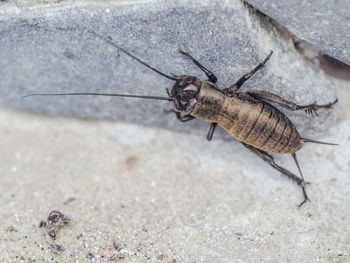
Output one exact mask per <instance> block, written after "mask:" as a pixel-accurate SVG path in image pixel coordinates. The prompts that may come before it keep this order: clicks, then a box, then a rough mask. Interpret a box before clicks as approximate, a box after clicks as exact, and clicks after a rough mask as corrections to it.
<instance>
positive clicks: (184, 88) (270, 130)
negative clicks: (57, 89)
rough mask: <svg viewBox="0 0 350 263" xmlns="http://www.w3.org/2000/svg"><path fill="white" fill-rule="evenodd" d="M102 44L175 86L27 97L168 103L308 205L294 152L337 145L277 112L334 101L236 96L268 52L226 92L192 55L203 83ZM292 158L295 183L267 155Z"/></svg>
mask: <svg viewBox="0 0 350 263" xmlns="http://www.w3.org/2000/svg"><path fill="white" fill-rule="evenodd" d="M105 41H106V42H107V43H108V44H110V45H112V46H114V47H115V48H117V49H118V50H120V51H121V52H122V53H124V54H125V55H127V56H129V57H131V58H132V59H134V60H136V61H138V62H139V63H141V64H143V65H144V66H146V67H147V68H149V69H151V70H152V71H154V72H156V73H158V74H159V75H161V76H163V77H165V78H168V79H171V80H173V81H175V83H174V85H173V87H172V89H171V91H169V89H168V88H167V89H166V91H167V95H168V96H166V97H162V96H147V95H128V94H117V93H88V92H80V93H34V94H29V95H26V96H24V97H30V96H84V95H96V96H116V97H127V98H139V99H152V100H163V101H169V102H172V103H173V105H174V109H172V110H170V111H167V112H168V113H174V114H175V115H176V117H177V119H178V120H179V121H181V122H187V121H191V120H193V119H200V120H204V121H207V122H209V123H210V128H209V131H208V134H207V140H208V141H210V140H211V139H212V138H213V134H214V132H215V129H216V127H217V126H218V125H219V126H220V127H221V128H223V129H224V130H225V131H226V132H228V133H229V134H230V135H231V136H233V137H234V138H236V139H237V140H238V141H240V142H241V143H242V144H243V146H244V147H246V148H247V149H248V150H250V151H252V152H253V153H255V154H256V155H257V156H258V157H259V158H261V159H262V160H263V161H264V162H266V163H268V164H269V165H270V166H271V167H273V168H274V169H276V170H277V171H279V172H280V173H281V174H282V175H285V176H287V177H288V178H290V179H291V180H293V181H294V182H295V183H297V184H298V185H299V186H300V187H301V190H302V193H303V200H302V202H301V203H300V204H299V205H298V207H301V206H302V205H303V204H304V203H305V202H307V201H310V199H309V197H308V195H307V192H306V185H307V183H306V181H305V179H304V176H303V173H302V171H301V169H300V166H299V163H298V160H297V156H296V152H297V151H299V150H300V149H301V148H302V147H303V145H304V143H318V144H327V145H337V144H334V143H327V142H320V141H316V140H312V139H309V138H303V137H301V135H300V134H299V132H298V131H297V129H296V128H295V126H294V124H293V122H292V121H291V120H290V119H289V118H288V117H287V116H286V115H285V114H284V113H283V112H281V111H280V110H279V109H278V108H277V107H283V108H285V109H287V110H289V111H305V113H306V114H315V115H316V116H317V110H319V109H330V108H332V106H333V105H334V104H335V103H337V101H338V99H336V100H335V101H333V102H329V103H327V104H317V103H316V102H314V103H311V104H308V105H298V104H296V103H294V102H292V101H288V100H286V99H284V98H282V97H280V96H278V95H276V94H274V93H271V92H268V91H265V90H250V91H247V92H239V89H240V88H241V87H242V85H243V84H244V83H245V82H246V81H247V80H249V78H251V77H252V76H253V75H254V74H255V73H256V72H257V71H258V70H260V69H261V68H262V67H264V65H265V64H266V63H267V62H268V60H269V59H270V57H271V55H272V53H273V51H270V53H269V54H268V55H267V56H266V58H265V59H264V60H263V61H262V62H261V63H259V64H258V65H257V66H256V67H255V68H254V69H253V70H252V71H250V72H248V73H247V74H245V75H243V76H242V77H241V78H239V79H238V80H237V81H236V82H235V83H234V84H232V85H231V86H230V87H228V88H223V89H220V88H219V87H218V86H217V85H216V82H217V77H216V76H215V74H214V73H213V72H212V71H210V70H208V69H207V68H206V67H204V66H203V65H202V64H201V63H200V62H199V61H198V60H196V59H195V58H194V57H192V55H190V54H189V53H188V52H185V51H183V50H181V49H180V50H179V52H180V53H181V54H182V55H184V56H185V57H187V58H188V59H190V60H191V61H192V62H193V63H194V64H195V65H196V66H197V67H198V68H199V69H200V70H201V71H203V72H204V73H205V75H206V76H207V78H208V79H207V80H200V79H199V78H197V77H194V76H190V75H173V74H170V75H168V74H165V73H163V72H161V71H159V70H158V69H155V68H153V67H152V66H150V65H149V64H147V63H146V62H144V61H142V60H141V59H139V58H138V57H136V56H134V55H133V54H131V53H130V52H128V51H127V50H125V49H124V48H122V47H120V46H119V45H117V44H116V43H114V42H113V41H112V40H111V38H107V39H105ZM274 153H279V154H291V155H292V157H293V159H294V161H295V163H296V166H297V168H298V171H299V174H300V177H299V176H297V175H295V174H294V173H292V172H290V171H289V170H287V169H285V168H283V167H281V166H280V165H278V164H276V162H275V160H274V158H273V156H272V155H271V154H274Z"/></svg>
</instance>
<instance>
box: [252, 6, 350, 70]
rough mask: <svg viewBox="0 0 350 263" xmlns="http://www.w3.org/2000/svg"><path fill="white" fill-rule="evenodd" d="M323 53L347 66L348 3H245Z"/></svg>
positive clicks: (349, 51) (348, 40)
mask: <svg viewBox="0 0 350 263" xmlns="http://www.w3.org/2000/svg"><path fill="white" fill-rule="evenodd" d="M246 2H248V3H249V4H251V5H253V6H254V7H255V8H257V9H259V10H260V11H261V12H263V13H264V14H266V15H267V16H269V17H271V18H273V19H275V20H276V21H278V22H279V23H280V24H282V25H283V26H284V27H286V28H287V29H288V30H289V31H290V32H292V33H293V34H295V35H297V36H298V37H299V38H301V39H303V40H306V41H307V42H309V43H311V44H312V45H314V46H315V47H317V48H318V49H319V50H321V51H322V52H324V53H326V54H328V55H329V56H332V57H335V58H336V59H338V60H340V61H343V62H344V63H347V64H348V65H350V49H349V42H350V16H349V13H350V5H349V1H347V0H337V1H328V0H311V1H310V0H301V1H300V0H270V1H265V0H246Z"/></svg>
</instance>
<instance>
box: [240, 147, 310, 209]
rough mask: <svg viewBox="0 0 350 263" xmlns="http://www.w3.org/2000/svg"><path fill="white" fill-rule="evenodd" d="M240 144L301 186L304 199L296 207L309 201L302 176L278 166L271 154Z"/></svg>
mask: <svg viewBox="0 0 350 263" xmlns="http://www.w3.org/2000/svg"><path fill="white" fill-rule="evenodd" d="M242 144H243V145H244V146H245V147H246V148H248V149H249V150H250V151H252V152H253V153H255V154H256V155H257V156H259V157H260V158H261V159H262V160H263V161H265V162H266V163H268V164H269V165H271V166H272V167H273V168H275V169H276V170H277V171H279V172H281V173H282V174H283V175H285V176H288V177H289V178H290V179H292V180H293V181H294V182H296V183H297V184H298V185H300V186H301V188H302V190H303V195H304V200H303V201H302V202H301V203H300V204H299V205H298V207H300V206H302V205H303V204H304V203H305V202H306V201H307V200H309V201H310V199H309V198H308V196H307V195H306V191H305V182H304V180H303V179H302V178H300V177H298V176H296V175H295V174H293V173H292V172H290V171H288V170H287V169H285V168H283V167H281V166H279V165H278V164H276V163H275V160H274V158H273V156H272V155H270V154H268V153H267V152H264V151H262V150H260V149H257V148H255V147H253V146H251V145H248V144H245V143H243V142H242Z"/></svg>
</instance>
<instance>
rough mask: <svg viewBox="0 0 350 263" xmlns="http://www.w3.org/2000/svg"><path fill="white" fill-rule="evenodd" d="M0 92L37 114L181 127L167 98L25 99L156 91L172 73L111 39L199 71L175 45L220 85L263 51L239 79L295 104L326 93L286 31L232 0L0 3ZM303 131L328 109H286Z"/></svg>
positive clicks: (316, 125)
mask: <svg viewBox="0 0 350 263" xmlns="http://www.w3.org/2000/svg"><path fill="white" fill-rule="evenodd" d="M0 24H1V27H0V46H1V49H0V75H1V81H0V98H1V101H2V103H3V104H5V105H8V106H11V107H17V108H22V109H27V110H31V111H41V112H46V113H56V114H66V115H73V116H79V117H88V118H91V117H93V118H113V119H123V120H128V121H136V122H140V123H143V124H148V125H158V126H163V127H173V128H179V127H180V129H184V130H186V131H197V130H199V129H200V130H202V129H204V130H206V129H207V127H208V124H206V123H201V122H198V121H193V123H186V124H187V125H181V124H178V123H177V120H176V118H175V116H167V115H165V114H164V113H163V109H166V108H167V109H169V108H171V107H172V105H170V104H166V102H157V101H141V100H135V99H134V100H132V99H120V98H106V97H104V98H102V97H99V98H93V97H70V98H67V97H50V98H49V97H41V98H39V97H32V98H27V99H20V97H21V96H22V95H26V94H28V93H33V92H82V91H86V92H120V93H130V94H151V95H165V94H166V92H165V88H171V86H172V81H170V80H168V79H165V78H163V77H161V76H159V75H157V74H155V73H154V72H152V71H150V70H149V69H147V68H145V67H143V66H142V65H140V64H138V63H137V62H135V61H133V60H131V59H130V58H129V57H127V56H125V55H124V54H122V53H120V52H119V51H118V50H116V49H115V48H114V47H111V46H109V45H108V44H107V43H106V42H105V41H103V40H102V39H101V38H99V37H96V35H94V33H93V32H95V33H98V34H99V35H102V36H104V37H108V36H111V37H112V38H113V40H114V41H115V42H116V43H118V44H119V45H121V46H122V47H124V48H126V49H127V50H129V51H131V52H132V53H134V54H135V55H137V56H138V57H140V58H142V59H144V60H145V61H147V62H148V63H150V64H151V65H153V66H154V67H156V68H158V69H160V70H162V71H163V72H165V73H170V72H171V73H175V74H192V75H196V76H199V77H201V78H205V75H204V74H203V73H202V72H200V71H199V70H198V69H197V68H196V67H195V66H194V65H193V64H192V63H191V62H190V61H188V60H187V59H186V58H185V57H183V56H181V55H180V54H179V53H178V52H177V49H178V48H180V47H181V48H183V49H184V50H187V51H189V52H190V53H192V55H193V56H195V57H197V58H198V59H199V60H200V61H201V62H202V63H203V64H204V65H205V66H207V67H208V68H210V69H211V70H213V71H214V72H215V73H216V74H217V76H218V78H219V82H218V85H219V87H227V86H229V85H231V84H232V83H233V82H235V81H236V80H237V79H238V78H239V77H241V76H242V75H243V74H245V73H246V72H248V71H250V70H251V69H252V68H253V67H254V66H255V65H257V63H259V62H261V61H262V60H263V59H264V57H265V56H266V55H267V54H268V53H269V51H270V50H274V55H273V56H272V58H271V60H270V61H269V63H268V65H267V66H266V68H264V69H263V70H261V71H260V72H259V73H257V74H256V76H254V77H253V78H252V79H251V80H249V82H247V83H246V85H245V87H244V89H243V90H247V89H249V88H255V89H257V88H258V89H266V90H270V91H272V92H275V93H278V94H280V95H282V96H283V97H285V98H287V99H291V100H293V101H295V102H297V103H300V104H307V103H310V102H313V101H315V100H317V101H318V102H320V103H326V102H329V101H332V100H334V99H335V94H334V92H333V91H332V90H331V88H330V85H329V83H328V82H327V80H326V79H325V78H324V77H323V75H322V74H321V73H320V72H319V71H318V70H317V69H314V68H313V67H312V65H310V64H309V63H308V62H306V61H305V60H304V58H303V57H302V56H301V55H299V54H298V53H297V52H296V51H295V48H294V46H293V43H292V41H291V40H290V39H289V38H285V37H283V36H282V35H281V34H280V33H279V32H278V30H276V28H274V27H273V26H272V25H271V24H270V23H269V21H266V19H265V18H264V17H263V16H261V15H259V14H255V13H254V12H253V11H251V10H250V8H249V7H247V6H244V5H243V4H242V2H240V1H209V0H206V1H191V0H183V1H162V4H160V3H159V2H158V1H139V2H138V1H106V2H105V1H45V2H43V1H25V2H20V1H14V2H12V1H11V2H7V1H5V2H1V3H0ZM289 116H291V118H292V120H293V121H294V122H295V124H296V126H297V127H298V128H299V130H300V131H301V133H302V134H303V135H304V136H309V135H310V134H315V133H319V132H321V131H324V130H325V129H327V128H328V127H329V126H330V124H331V123H332V121H333V120H334V111H323V112H320V116H319V117H318V118H313V117H311V116H305V114H304V113H303V112H294V113H290V114H289Z"/></svg>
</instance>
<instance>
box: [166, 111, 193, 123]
mask: <svg viewBox="0 0 350 263" xmlns="http://www.w3.org/2000/svg"><path fill="white" fill-rule="evenodd" d="M164 112H165V113H170V112H174V113H175V115H176V118H177V119H178V120H179V121H181V122H187V121H190V120H193V119H195V117H193V116H192V115H189V114H187V115H181V113H180V112H178V111H176V110H165V111H164Z"/></svg>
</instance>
